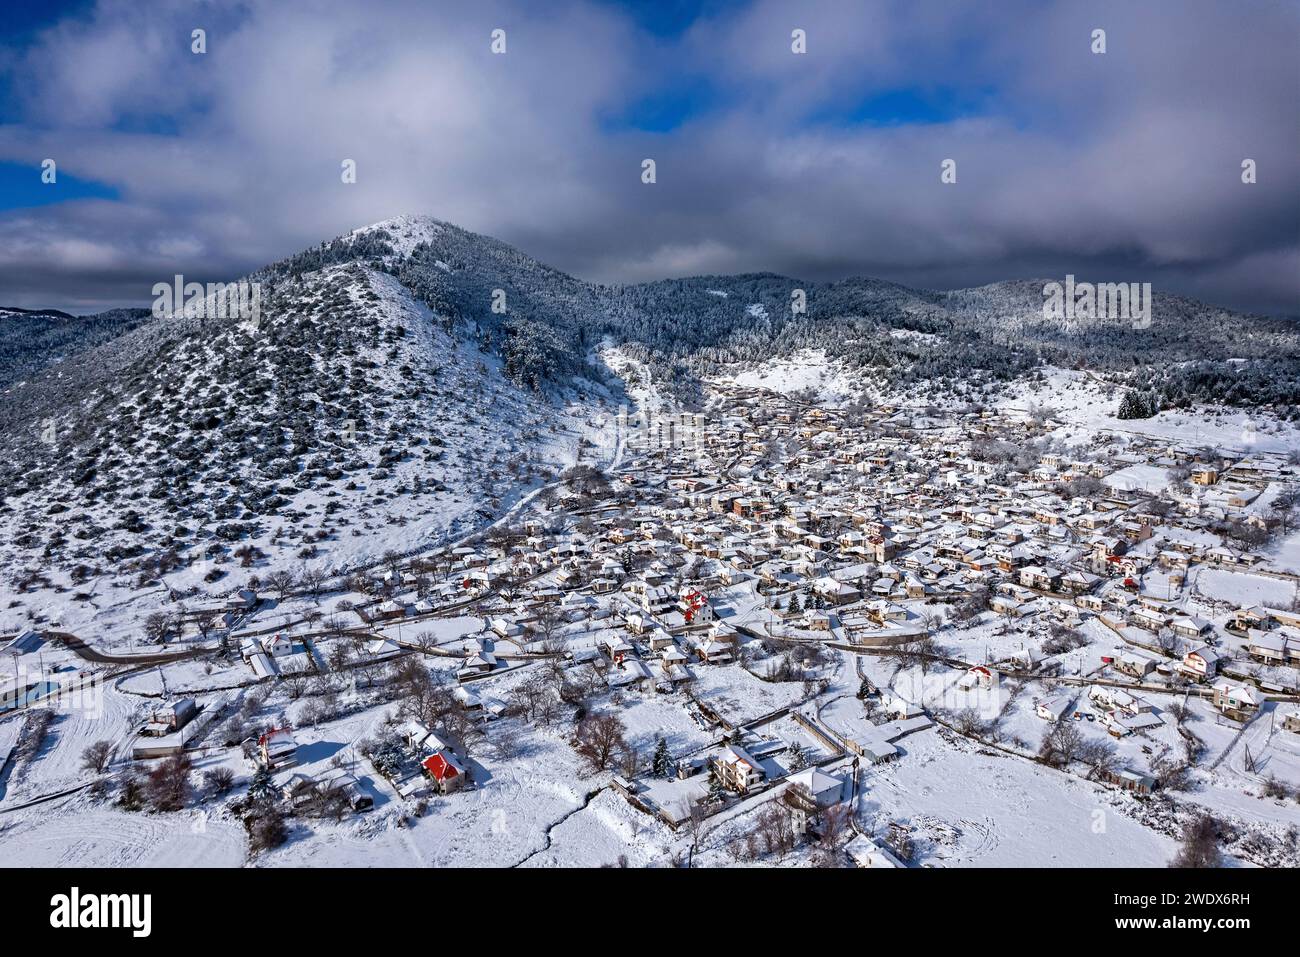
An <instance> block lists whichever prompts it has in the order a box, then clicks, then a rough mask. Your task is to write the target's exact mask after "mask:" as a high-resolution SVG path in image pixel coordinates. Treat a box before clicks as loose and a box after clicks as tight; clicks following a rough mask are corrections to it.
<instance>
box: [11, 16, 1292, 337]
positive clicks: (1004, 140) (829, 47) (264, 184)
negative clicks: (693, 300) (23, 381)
mask: <svg viewBox="0 0 1300 957" xmlns="http://www.w3.org/2000/svg"><path fill="white" fill-rule="evenodd" d="M206 9H207V8H200V11H204V10H206ZM213 9H214V10H215V9H216V8H213ZM191 10H193V7H192V5H190V4H188V3H184V4H183V3H176V4H174V5H167V4H164V5H156V4H155V5H150V6H149V9H148V10H147V11H145V10H142V9H141V5H138V4H133V3H126V2H106V3H102V4H100V6H99V8H98V9H97V11H96V13H95V14H94V16H93V18H92V19H90V20H87V21H84V22H79V21H70V22H68V23H64V24H61V25H60V26H59V27H57V28H56V29H55V30H53V31H52V32H49V33H47V34H44V35H43V36H42V37H41V39H40V40H39V41H38V43H37V44H36V45H34V46H29V47H28V48H26V49H23V50H17V51H9V53H8V54H7V55H6V57H5V60H4V61H3V62H4V64H5V69H6V72H7V74H8V76H9V77H10V81H11V84H12V82H13V79H14V78H15V77H21V78H22V80H23V82H22V83H21V84H20V85H18V86H14V87H13V89H15V90H17V91H19V92H18V95H17V99H18V107H17V114H16V118H15V119H14V120H13V121H12V122H7V123H4V124H2V125H0V160H12V161H19V162H32V163H33V164H34V163H37V162H39V159H40V158H42V157H45V156H51V157H57V158H58V159H59V162H60V166H61V168H63V169H66V170H68V171H69V172H70V173H75V174H76V175H78V176H81V177H83V178H88V179H93V180H97V181H100V182H104V183H108V184H111V185H112V186H113V187H115V188H116V189H117V191H118V196H119V197H120V198H119V199H118V200H117V201H114V202H108V201H77V202H69V203H62V204H57V205H54V206H45V207H41V208H38V209H30V210H15V211H11V212H9V213H6V214H3V215H2V217H0V290H3V294H0V300H3V301H6V302H16V303H18V304H28V305H37V304H39V305H55V306H63V307H68V306H75V307H78V308H91V307H92V306H95V305H97V304H104V303H116V302H121V301H131V302H137V303H144V302H147V300H148V288H149V287H150V286H151V285H152V283H153V282H155V281H158V280H159V279H162V278H166V277H169V276H171V275H172V274H173V273H175V272H183V273H185V274H186V275H187V276H190V275H192V276H194V277H195V278H198V279H206V278H221V277H224V276H233V275H236V274H238V273H241V272H244V271H247V270H248V269H251V268H255V267H256V266H258V265H261V264H262V263H264V262H266V261H269V260H271V259H275V258H278V257H280V256H283V255H286V254H288V253H291V252H293V251H296V250H297V249H299V248H302V247H304V246H307V245H311V244H313V243H315V242H318V241H319V240H320V239H322V238H325V237H328V236H332V235H335V234H338V233H340V232H344V231H346V230H348V229H351V228H354V227H355V226H358V225H361V224H364V223H368V222H373V221H376V220H379V219H384V218H388V217H390V216H394V215H398V214H402V213H429V214H432V215H435V216H438V217H440V218H443V219H447V220H450V221H453V222H456V223H459V224H461V225H464V226H466V227H468V228H470V229H475V230H478V231H481V232H486V233H489V234H492V235H495V236H498V237H500V238H502V239H504V240H506V241H508V242H512V243H514V244H516V245H518V246H519V247H520V248H522V249H523V250H524V251H526V252H528V253H530V254H532V255H534V256H537V257H538V258H540V259H542V260H543V261H545V262H548V263H549V264H551V265H554V266H557V267H559V268H562V269H565V270H567V271H570V272H572V273H574V274H576V275H579V276H582V277H584V278H589V279H594V280H601V281H629V280H641V279H652V278H661V277H664V276H679V275H687V274H692V273H702V272H736V271H760V270H771V271H776V272H783V273H787V274H791V275H796V276H802V277H807V278H813V279H818V278H834V277H840V276H847V275H855V274H858V275H876V276H882V277H885V278H891V279H896V280H899V281H903V282H908V283H912V284H918V285H925V286H931V287H950V286H959V285H973V284H980V283H984V282H991V281H996V280H998V279H1004V278H1024V277H1049V278H1053V277H1059V276H1063V275H1064V274H1065V273H1067V272H1073V273H1074V274H1076V275H1079V276H1086V277H1089V278H1099V279H1112V280H1123V279H1142V280H1149V281H1151V282H1153V283H1155V284H1156V285H1157V287H1164V288H1170V289H1174V290H1177V291H1181V292H1185V293H1188V294H1191V295H1196V296H1199V297H1202V298H1205V299H1208V300H1211V301H1214V302H1219V303H1223V304H1226V305H1232V306H1236V307H1239V308H1246V309H1260V310H1267V311H1278V312H1288V313H1296V312H1300V279H1298V278H1297V277H1300V159H1298V158H1300V125H1297V122H1296V121H1297V118H1298V117H1300V109H1298V105H1297V96H1300V82H1298V81H1300V72H1298V68H1297V66H1296V64H1297V62H1300V58H1297V55H1296V54H1297V47H1298V46H1300V17H1298V16H1297V12H1296V10H1297V8H1296V7H1295V6H1294V5H1286V4H1277V3H1269V2H1260V3H1239V4H1212V3H1198V2H1183V0H1169V2H1158V3H1148V4H1141V5H1137V4H1131V3H1124V2H1120V3H1112V4H1089V5H1086V6H1085V5H1080V4H1075V3H1059V4H1043V3H1036V2H1035V3H1030V2H1025V3H1020V2H1016V0H1008V2H1003V3H998V4H988V3H969V4H968V3H960V2H959V3H945V4H940V3H907V4H903V3H861V2H842V3H808V4H800V5H798V6H794V5H791V4H789V3H782V2H776V0H773V2H767V3H763V2H759V3H754V4H751V5H748V6H740V7H737V6H734V5H731V6H727V7H726V8H724V12H723V13H720V14H718V15H717V16H716V17H714V18H708V17H704V18H701V19H698V20H697V21H695V22H694V24H693V25H691V26H690V27H689V28H685V29H678V30H675V31H673V32H671V33H670V34H669V35H665V34H664V33H662V32H654V31H649V30H647V29H645V26H644V23H643V22H642V23H638V20H637V18H634V17H632V16H630V15H624V14H623V13H621V12H620V11H619V10H618V9H617V7H616V6H613V5H610V4H599V5H595V4H591V5H589V4H581V3H561V4H553V5H552V4H548V5H547V6H546V7H545V8H544V9H543V8H539V7H538V6H537V5H524V4H508V3H503V4H495V5H493V4H482V3H474V4H469V3H465V4H460V5H457V4H440V5H437V6H436V8H435V7H431V6H430V5H428V4H422V3H415V2H410V3H405V2H399V3H388V4H370V5H365V6H361V5H355V4H345V3H332V2H315V3H310V4H294V5H285V4H271V3H259V2H254V3H250V4H246V5H244V6H243V7H240V8H238V9H237V10H236V11H235V13H233V14H224V13H213V14H212V15H210V16H208V15H204V14H203V13H202V12H201V13H200V14H197V15H196V14H195V13H192V12H190V11H191ZM643 17H644V14H642V15H641V18H642V20H643ZM195 26H205V27H207V29H208V31H209V38H208V43H209V52H208V54H206V55H205V56H203V57H196V56H194V55H192V54H191V53H190V52H189V34H190V30H191V29H192V28H193V27H195ZM496 27H503V28H505V29H506V30H507V37H508V50H509V52H508V53H507V54H506V55H505V56H493V55H492V54H491V53H490V51H489V48H488V37H489V33H490V31H491V30H492V29H493V28H496ZM796 27H798V28H802V29H804V30H806V31H807V36H808V53H807V54H805V55H802V56H796V55H794V54H792V53H791V52H790V32H791V30H792V29H794V28H796ZM1095 28H1102V29H1105V30H1106V35H1107V36H1106V39H1107V52H1106V53H1105V54H1104V55H1094V54H1093V53H1092V52H1091V51H1090V49H1089V44H1090V34H1091V31H1092V30H1093V29H1095ZM645 157H652V158H654V159H655V160H656V162H657V164H658V182H657V183H656V184H655V185H652V186H648V185H644V184H642V182H641V179H640V172H641V161H642V159H643V158H645ZM1246 157H1249V158H1251V159H1254V160H1256V162H1257V163H1258V169H1259V182H1258V183H1257V184H1255V185H1251V186H1247V185H1244V184H1242V183H1241V179H1240V172H1241V169H1240V164H1241V161H1242V159H1243V158H1246ZM344 158H352V159H355V160H356V161H357V163H358V170H359V175H358V182H357V184H355V185H343V184H341V183H340V181H339V163H340V162H341V160H342V159H344ZM945 158H953V159H955V160H956V161H957V169H958V181H957V183H956V185H951V186H949V185H943V184H941V183H940V179H939V172H940V162H941V161H942V160H944V159H945Z"/></svg>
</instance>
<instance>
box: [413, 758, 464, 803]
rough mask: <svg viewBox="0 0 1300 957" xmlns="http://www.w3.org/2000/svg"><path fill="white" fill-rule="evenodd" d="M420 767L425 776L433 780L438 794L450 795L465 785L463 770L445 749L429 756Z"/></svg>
mask: <svg viewBox="0 0 1300 957" xmlns="http://www.w3.org/2000/svg"><path fill="white" fill-rule="evenodd" d="M420 766H421V767H423V768H424V773H425V774H427V775H429V777H431V778H433V781H434V783H435V784H437V785H438V793H440V794H450V793H451V792H452V791H455V790H456V789H457V788H459V787H460V786H461V785H462V784H464V783H465V778H466V777H467V775H466V773H465V769H464V768H463V767H462V766H461V763H460V762H459V761H457V760H456V755H454V754H452V753H451V751H449V750H447V749H446V748H444V749H443V750H441V751H435V752H434V753H433V754H431V755H429V756H428V757H427V758H425V759H424V760H423V761H421V762H420Z"/></svg>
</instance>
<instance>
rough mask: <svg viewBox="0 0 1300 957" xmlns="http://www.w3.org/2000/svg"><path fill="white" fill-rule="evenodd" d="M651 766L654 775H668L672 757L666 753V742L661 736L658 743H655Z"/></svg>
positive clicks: (663, 776)
mask: <svg viewBox="0 0 1300 957" xmlns="http://www.w3.org/2000/svg"><path fill="white" fill-rule="evenodd" d="M653 766H654V775H655V777H657V778H666V777H668V772H669V770H670V769H671V768H672V758H671V756H669V754H668V742H667V741H665V740H664V739H663V738H660V739H659V741H658V743H657V744H656V745H655V753H654V765H653Z"/></svg>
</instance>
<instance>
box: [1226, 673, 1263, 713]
mask: <svg viewBox="0 0 1300 957" xmlns="http://www.w3.org/2000/svg"><path fill="white" fill-rule="evenodd" d="M1260 701H1261V698H1260V694H1259V692H1258V691H1256V690H1255V689H1254V688H1251V687H1248V686H1246V685H1235V684H1232V683H1231V682H1228V681H1220V682H1218V683H1217V684H1216V685H1215V686H1214V706H1215V707H1216V708H1218V709H1219V710H1220V711H1221V712H1223V713H1224V714H1225V715H1227V716H1228V717H1229V718H1233V719H1235V720H1237V721H1245V720H1246V719H1247V718H1250V717H1251V716H1253V715H1254V714H1255V712H1256V711H1258V710H1259V706H1260Z"/></svg>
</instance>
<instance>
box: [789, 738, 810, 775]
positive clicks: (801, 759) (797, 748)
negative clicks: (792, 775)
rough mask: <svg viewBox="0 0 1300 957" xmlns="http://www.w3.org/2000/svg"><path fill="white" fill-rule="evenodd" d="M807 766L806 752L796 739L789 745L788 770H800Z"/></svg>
mask: <svg viewBox="0 0 1300 957" xmlns="http://www.w3.org/2000/svg"><path fill="white" fill-rule="evenodd" d="M807 767H808V752H806V751H805V750H804V749H803V745H801V744H800V743H799V742H798V741H795V742H794V743H793V744H791V745H790V770H791V771H796V772H798V771H802V770H804V769H805V768H807Z"/></svg>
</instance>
